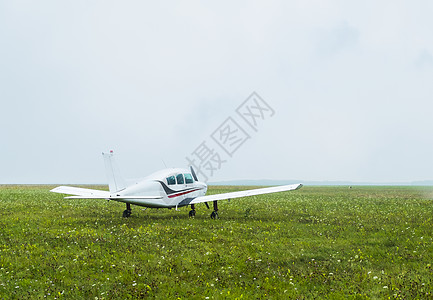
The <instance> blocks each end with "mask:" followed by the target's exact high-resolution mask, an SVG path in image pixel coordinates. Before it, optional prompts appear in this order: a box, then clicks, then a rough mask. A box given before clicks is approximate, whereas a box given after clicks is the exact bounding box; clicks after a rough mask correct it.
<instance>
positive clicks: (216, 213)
mask: <svg viewBox="0 0 433 300" xmlns="http://www.w3.org/2000/svg"><path fill="white" fill-rule="evenodd" d="M210 217H211V219H214V220H215V219H218V212H216V211H213V212H212V213H211V214H210Z"/></svg>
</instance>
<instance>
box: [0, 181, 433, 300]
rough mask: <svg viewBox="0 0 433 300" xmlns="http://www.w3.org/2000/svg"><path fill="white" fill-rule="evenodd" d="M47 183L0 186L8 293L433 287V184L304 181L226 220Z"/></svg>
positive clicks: (374, 292)
mask: <svg viewBox="0 0 433 300" xmlns="http://www.w3.org/2000/svg"><path fill="white" fill-rule="evenodd" d="M50 188H52V187H48V186H1V187H0V299H16V298H36V299H37V298H52V299H53V298H58V299H59V298H67V299H70V298H72V299H74V298H82V299H96V297H98V298H99V299H103V298H105V299H110V298H122V299H125V298H126V299H127V298H141V297H147V296H149V297H156V298H160V299H177V298H181V299H187V298H188V299H189V298H195V299H205V298H206V297H209V299H213V298H215V299H226V298H231V299H235V298H238V299H240V298H245V299H258V298H263V299H268V298H273V299H281V298H298V299H302V298H332V299H335V298H337V299H339V298H340V299H342V298H345V299H346V298H349V299H368V298H389V297H390V298H404V299H414V298H433V295H432V291H433V268H432V263H433V207H432V205H433V200H432V199H433V189H432V188H428V187H427V188H415V187H354V188H353V189H349V188H347V187H308V186H307V187H304V188H302V189H301V190H298V191H294V192H285V193H279V194H273V195H262V196H255V197H250V198H243V199H238V200H232V201H230V202H228V201H221V202H220V203H219V208H220V219H218V220H211V219H210V217H209V216H210V213H211V210H208V209H207V208H206V207H205V205H204V204H203V205H198V206H197V208H196V209H197V215H196V217H195V218H194V219H190V218H188V211H189V209H188V208H182V209H180V211H175V210H167V209H160V210H157V209H149V210H147V211H143V210H142V208H140V207H137V206H133V207H132V208H133V215H132V216H131V218H128V219H124V218H122V211H123V210H124V209H125V208H124V204H122V203H117V202H109V203H107V202H106V201H101V200H65V199H63V197H62V195H58V194H54V193H50V192H49V189H50ZM100 188H102V189H103V188H104V187H100ZM242 188H244V187H242ZM239 189H241V188H240V187H210V189H209V193H221V192H229V191H234V190H239Z"/></svg>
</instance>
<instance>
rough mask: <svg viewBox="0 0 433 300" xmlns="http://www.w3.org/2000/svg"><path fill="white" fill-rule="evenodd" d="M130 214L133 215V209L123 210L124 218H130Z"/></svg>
mask: <svg viewBox="0 0 433 300" xmlns="http://www.w3.org/2000/svg"><path fill="white" fill-rule="evenodd" d="M130 216H131V211H130V210H127V209H125V210H124V211H123V217H124V218H129V217H130Z"/></svg>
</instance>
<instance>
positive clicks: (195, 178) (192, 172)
mask: <svg viewBox="0 0 433 300" xmlns="http://www.w3.org/2000/svg"><path fill="white" fill-rule="evenodd" d="M190 169H191V174H192V177H194V180H195V181H198V179H197V175H196V174H195V171H194V169H193V168H192V166H190Z"/></svg>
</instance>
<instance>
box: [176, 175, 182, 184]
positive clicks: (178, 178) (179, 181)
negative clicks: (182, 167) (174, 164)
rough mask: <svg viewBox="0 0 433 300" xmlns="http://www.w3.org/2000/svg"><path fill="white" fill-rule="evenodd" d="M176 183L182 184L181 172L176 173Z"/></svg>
mask: <svg viewBox="0 0 433 300" xmlns="http://www.w3.org/2000/svg"><path fill="white" fill-rule="evenodd" d="M176 180H177V184H183V183H184V181H183V174H177V175H176Z"/></svg>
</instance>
